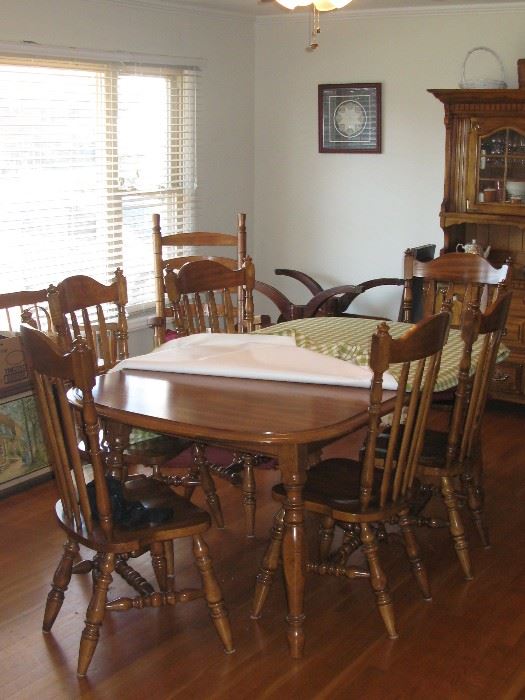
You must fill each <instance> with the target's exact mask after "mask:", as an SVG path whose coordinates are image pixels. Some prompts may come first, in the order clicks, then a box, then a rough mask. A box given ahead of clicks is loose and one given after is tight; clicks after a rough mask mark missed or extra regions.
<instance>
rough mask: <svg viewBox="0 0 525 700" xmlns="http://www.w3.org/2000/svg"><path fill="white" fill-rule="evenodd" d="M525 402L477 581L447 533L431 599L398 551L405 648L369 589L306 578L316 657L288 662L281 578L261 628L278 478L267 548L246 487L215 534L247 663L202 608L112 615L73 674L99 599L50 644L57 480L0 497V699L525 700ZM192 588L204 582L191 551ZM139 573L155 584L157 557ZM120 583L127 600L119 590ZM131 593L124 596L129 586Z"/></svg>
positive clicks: (495, 463)
mask: <svg viewBox="0 0 525 700" xmlns="http://www.w3.org/2000/svg"><path fill="white" fill-rule="evenodd" d="M524 419H525V407H519V406H510V405H505V406H504V405H494V406H491V407H490V411H489V413H488V415H487V417H486V420H485V438H486V442H485V445H486V491H487V499H486V514H487V522H488V524H489V526H490V533H491V541H492V547H491V548H490V549H487V550H484V549H483V548H482V547H481V546H480V544H479V542H478V540H477V538H476V534H475V532H474V529H473V527H472V526H471V525H470V523H469V524H468V534H469V542H470V544H471V553H472V563H473V567H474V580H473V581H471V582H466V581H464V580H463V578H462V576H461V572H460V567H459V564H458V562H457V560H456V555H455V553H454V550H453V547H452V544H451V541H450V537H449V534H448V531H447V530H432V531H430V530H419V531H418V535H419V539H420V542H421V543H422V546H423V552H424V555H425V560H426V562H427V565H428V568H429V573H430V577H431V583H432V588H433V602H431V603H425V602H424V601H423V599H422V598H421V597H420V594H419V592H418V589H417V587H416V584H415V583H414V581H413V579H412V577H411V574H410V573H409V570H408V566H407V563H406V560H405V558H404V556H398V555H399V554H400V553H401V552H400V549H399V547H400V545H399V546H398V545H396V544H393V545H392V546H391V547H388V548H384V549H383V552H384V563H385V569H386V571H387V574H388V575H389V580H390V584H391V589H392V593H393V597H394V604H395V609H396V617H397V621H398V630H399V633H400V637H399V639H398V640H397V641H390V640H388V638H387V637H386V634H385V630H384V627H383V624H382V622H381V620H380V618H379V615H378V613H377V611H376V609H375V605H374V600H373V595H372V593H371V591H370V587H369V584H368V582H367V581H345V580H340V579H335V578H331V577H330V578H324V577H323V578H321V577H316V576H312V577H309V578H308V582H307V584H308V585H307V596H306V612H307V621H306V633H307V643H306V655H305V658H304V659H302V660H300V661H293V660H292V659H290V657H289V656H288V651H287V643H286V633H285V625H284V621H283V616H284V610H285V597H284V589H283V585H282V581H281V580H280V578H278V579H277V580H276V582H275V585H274V587H273V589H272V591H271V593H270V596H269V599H268V602H267V605H266V608H265V610H264V613H263V618H262V619H261V620H260V621H258V622H255V621H253V620H251V619H250V617H249V610H250V596H251V593H252V590H253V583H254V576H255V573H256V570H257V566H258V563H259V560H260V557H261V554H262V552H263V550H264V546H265V540H266V537H267V533H268V530H269V527H270V523H271V516H272V514H273V512H274V510H275V504H274V503H273V502H272V501H271V499H270V498H269V497H268V493H269V488H270V485H271V483H272V482H273V481H274V480H276V479H277V476H278V473H277V472H275V471H266V472H264V471H259V472H257V480H258V499H259V500H258V512H257V537H256V539H255V540H253V541H250V540H246V539H245V537H244V525H243V512H242V506H241V502H240V494H239V491H238V490H237V489H234V488H233V487H231V486H229V485H228V484H225V483H224V482H220V491H221V498H222V500H223V505H224V512H225V518H226V523H227V528H226V530H224V531H218V530H212V531H210V532H209V533H208V536H207V541H208V543H209V544H210V547H211V551H212V555H213V557H214V562H215V568H216V571H217V573H218V576H219V578H220V581H221V585H222V586H223V591H224V595H225V598H226V602H227V604H228V606H229V610H230V617H231V621H232V626H233V632H234V636H235V644H236V648H237V652H236V653H235V654H233V655H232V656H226V655H225V654H224V653H223V652H222V649H221V644H220V642H219V640H218V638H217V637H216V635H215V632H214V630H213V626H212V624H211V623H210V621H209V618H208V613H207V610H206V606H205V604H204V601H195V602H193V603H188V604H186V605H180V606H178V607H177V608H175V609H169V610H167V609H164V610H160V611H159V610H144V611H140V610H139V611H131V612H128V613H122V614H117V613H108V615H107V617H106V621H105V623H104V626H103V628H102V632H101V640H100V642H99V645H98V648H97V651H96V654H95V657H94V660H93V663H92V665H91V667H90V670H89V675H88V678H87V679H85V680H82V681H79V680H77V678H76V675H75V669H76V659H77V653H78V642H79V638H80V633H81V630H82V626H83V615H84V611H85V607H86V604H87V600H88V595H89V584H90V580H89V578H88V577H74V578H73V581H72V582H71V586H70V589H69V590H68V592H67V594H66V599H65V602H64V605H63V608H62V611H61V613H60V615H59V617H58V619H57V621H56V623H55V626H54V628H53V632H52V634H50V635H43V634H42V632H41V624H42V614H43V609H44V601H45V597H46V595H47V592H48V589H49V583H50V580H51V576H52V574H53V571H54V568H55V566H56V564H57V562H58V558H59V555H60V549H61V544H62V539H63V538H62V534H61V533H60V532H59V530H58V528H57V527H56V526H55V525H54V522H53V515H52V503H53V502H54V499H55V496H54V490H53V485H52V483H50V482H48V483H45V484H41V485H39V486H36V487H34V488H33V489H31V490H29V491H26V492H24V493H20V494H16V495H14V496H11V497H9V498H7V499H5V500H4V501H0V566H1V571H2V575H1V579H0V649H1V652H0V697H1V698H10V699H11V698H20V699H23V700H26V699H29V698H31V699H33V698H35V700H36V699H38V700H45V699H48V698H53V699H61V698H68V699H69V698H77V697H82V698H97V699H103V698H112V699H113V698H124V697H125V698H127V699H134V698H145V697H150V698H155V700H164V698H166V699H167V698H183V697H184V698H191V699H193V698H195V699H200V698H206V699H207V698H215V699H222V698H224V699H226V698H229V699H231V698H233V699H234V700H237V699H242V698H250V699H251V700H253V699H254V698H298V699H299V698H300V699H301V700H303V699H307V698H330V700H335V699H337V698H345V699H348V698H350V699H353V698H362V697H366V698H367V700H374V699H375V698H377V699H383V698H389V700H393V699H394V698H399V699H404V698H410V699H417V700H419V699H423V698H424V699H425V700H434V699H436V700H442V699H447V700H448V699H452V698H453V699H462V698H469V699H470V698H480V699H481V698H483V700H490V699H491V698H494V699H497V700H510V699H512V698H525V593H524V591H525V556H524V553H525V507H524V503H525V478H524V465H525V441H524V439H523V435H524V430H525V420H524ZM176 554H177V560H178V585H179V586H182V585H193V584H196V583H197V582H198V576H197V573H196V570H195V569H194V566H193V564H192V562H191V555H190V551H189V543H187V542H179V543H178V545H177V550H176ZM140 568H141V571H143V572H146V573H147V575H148V576H149V574H150V569H149V562H148V561H147V559H146V558H144V562H143V564H141V567H140ZM120 586H121V584H120V582H118V581H117V580H115V582H114V588H113V589H112V590H113V591H115V590H117V589H119V587H120ZM123 590H125V588H123Z"/></svg>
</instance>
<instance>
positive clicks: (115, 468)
mask: <svg viewBox="0 0 525 700" xmlns="http://www.w3.org/2000/svg"><path fill="white" fill-rule="evenodd" d="M130 435H131V427H130V426H129V425H123V424H122V423H116V422H115V421H112V420H107V421H105V422H104V448H105V449H104V452H105V458H106V473H107V475H108V476H113V477H115V479H119V481H125V480H126V479H127V477H128V474H127V469H126V465H125V464H124V450H125V449H126V448H127V447H128V445H129V439H130Z"/></svg>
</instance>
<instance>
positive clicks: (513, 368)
mask: <svg viewBox="0 0 525 700" xmlns="http://www.w3.org/2000/svg"><path fill="white" fill-rule="evenodd" d="M429 92H431V93H432V94H433V95H434V96H435V97H437V99H438V100H440V101H441V102H442V103H443V104H444V106H445V128H446V146H445V148H446V158H445V190H444V198H443V203H442V205H441V213H440V222H441V227H442V229H443V233H444V246H443V249H442V251H441V252H442V253H449V252H453V251H455V250H456V246H457V245H458V243H468V242H470V241H472V239H476V241H477V243H479V244H481V245H482V246H483V248H484V249H486V248H487V247H488V246H490V253H489V256H488V259H489V260H490V262H491V263H492V264H493V265H501V264H502V263H504V262H505V260H506V259H507V258H510V259H511V261H512V289H513V299H512V305H511V311H510V316H509V320H508V323H507V334H506V336H505V344H506V345H507V346H508V347H509V349H510V350H511V354H510V356H509V358H508V360H507V361H506V362H505V363H502V364H500V365H498V367H497V369H496V373H495V375H494V379H493V381H492V386H491V396H492V397H493V398H499V399H505V400H507V401H514V402H518V403H525V89H516V90H506V89H502V90H485V89H481V90H429Z"/></svg>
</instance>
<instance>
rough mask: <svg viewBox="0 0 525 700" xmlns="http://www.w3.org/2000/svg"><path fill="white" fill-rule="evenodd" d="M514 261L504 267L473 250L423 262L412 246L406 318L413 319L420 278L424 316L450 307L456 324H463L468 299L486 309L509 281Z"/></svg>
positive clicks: (407, 266) (407, 260)
mask: <svg viewBox="0 0 525 700" xmlns="http://www.w3.org/2000/svg"><path fill="white" fill-rule="evenodd" d="M510 275H511V267H510V261H507V262H506V263H505V264H504V265H502V266H501V267H500V268H496V267H493V266H492V265H491V264H490V263H489V262H488V261H487V260H485V258H482V257H481V256H480V255H473V254H472V253H447V254H446V255H441V256H439V257H438V258H435V259H434V260H430V261H428V262H422V261H419V260H417V259H416V258H415V256H414V255H413V253H412V251H411V250H407V251H406V253H405V261H404V278H405V289H404V292H403V313H402V320H403V321H407V322H413V308H414V304H413V287H414V281H415V280H420V284H421V292H422V313H423V317H424V316H426V315H429V314H433V313H435V312H436V311H439V310H440V309H442V308H446V309H447V310H449V311H450V312H451V314H452V327H453V328H454V327H455V328H459V327H461V320H462V314H463V310H464V309H465V308H466V306H467V304H468V303H471V304H473V306H474V308H481V309H484V308H486V307H487V306H489V305H490V303H491V302H492V301H494V300H495V299H496V298H497V296H498V294H499V293H500V291H501V290H502V289H503V288H505V287H506V286H508V285H509V283H510Z"/></svg>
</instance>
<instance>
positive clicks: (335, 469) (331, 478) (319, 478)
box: [272, 457, 381, 513]
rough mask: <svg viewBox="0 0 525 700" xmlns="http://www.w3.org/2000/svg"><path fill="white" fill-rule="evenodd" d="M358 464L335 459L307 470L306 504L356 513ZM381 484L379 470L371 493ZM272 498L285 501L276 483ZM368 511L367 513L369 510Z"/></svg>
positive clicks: (349, 460)
mask: <svg viewBox="0 0 525 700" xmlns="http://www.w3.org/2000/svg"><path fill="white" fill-rule="evenodd" d="M360 474H361V464H360V463H359V462H357V461H355V460H353V459H344V458H341V457H339V458H334V459H327V460H324V461H322V462H319V464H316V465H315V466H313V467H312V468H311V469H309V470H308V473H307V478H306V483H305V485H304V489H303V495H304V500H305V503H306V504H307V507H308V503H315V504H318V505H321V506H326V507H328V508H332V509H334V510H339V511H341V510H342V511H346V512H348V513H359V512H360V511H361V506H360V504H359V486H360ZM380 483H381V471H380V470H377V472H376V474H375V475H374V486H373V488H372V490H373V491H374V492H376V491H378V485H379V484H380ZM272 495H273V496H274V498H275V499H276V500H278V501H281V502H282V501H284V499H285V498H286V491H285V489H284V485H283V484H282V483H281V484H276V485H275V486H274V487H273V489H272ZM377 505H378V504H377V502H375V503H374V502H372V503H371V504H370V508H372V509H374V508H375V507H376V506H377ZM370 508H369V510H370Z"/></svg>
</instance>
